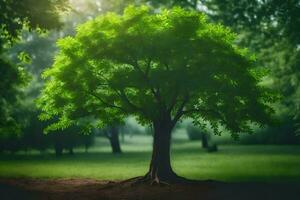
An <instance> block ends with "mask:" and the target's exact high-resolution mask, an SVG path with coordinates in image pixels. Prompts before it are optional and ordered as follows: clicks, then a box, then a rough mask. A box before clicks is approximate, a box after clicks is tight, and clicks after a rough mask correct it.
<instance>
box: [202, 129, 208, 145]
mask: <svg viewBox="0 0 300 200" xmlns="http://www.w3.org/2000/svg"><path fill="white" fill-rule="evenodd" d="M201 141H202V148H205V149H207V148H208V137H207V134H206V133H202V135H201Z"/></svg>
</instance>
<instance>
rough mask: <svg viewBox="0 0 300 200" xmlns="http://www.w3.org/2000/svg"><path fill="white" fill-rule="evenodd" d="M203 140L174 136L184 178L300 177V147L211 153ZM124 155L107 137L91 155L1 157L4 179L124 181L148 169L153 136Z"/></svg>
mask: <svg viewBox="0 0 300 200" xmlns="http://www.w3.org/2000/svg"><path fill="white" fill-rule="evenodd" d="M200 147H201V145H200V142H199V141H195V142H190V141H187V139H186V138H184V137H176V138H175V139H174V141H173V146H172V165H173V167H174V169H175V171H176V172H177V173H178V174H179V175H182V176H185V177H188V178H192V179H214V180H222V181H300V146H263V145H251V146H240V145H223V146H219V151H218V152H214V153H207V152H205V151H204V150H202V149H201V148H200ZM122 150H123V151H124V153H123V154H121V155H113V154H111V153H110V147H109V145H108V142H107V140H106V139H105V138H97V140H96V143H95V146H93V147H92V148H91V149H90V150H89V152H88V153H85V152H84V150H83V149H80V148H78V149H75V155H73V156H69V155H64V156H62V157H61V158H56V157H55V156H54V154H53V153H51V152H48V153H45V154H43V155H41V154H40V153H38V152H30V153H27V154H26V153H24V152H23V153H22V152H21V153H18V154H15V155H10V154H4V155H1V156H0V177H31V178H92V179H103V180H108V179H110V180H118V179H126V178H130V177H134V176H139V175H143V174H144V173H146V171H147V168H148V164H149V161H150V154H151V138H150V137H149V136H133V137H132V138H126V139H125V142H124V143H122Z"/></svg>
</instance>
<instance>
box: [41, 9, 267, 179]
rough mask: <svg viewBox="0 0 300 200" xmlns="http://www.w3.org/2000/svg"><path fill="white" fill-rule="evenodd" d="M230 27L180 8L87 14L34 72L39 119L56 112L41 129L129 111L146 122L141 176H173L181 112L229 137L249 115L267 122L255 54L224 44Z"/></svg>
mask: <svg viewBox="0 0 300 200" xmlns="http://www.w3.org/2000/svg"><path fill="white" fill-rule="evenodd" d="M234 39H235V34H233V33H232V32H231V31H230V30H229V29H228V28H225V27H223V26H221V25H215V24H211V23H208V22H207V21H206V19H205V16H204V15H203V14H201V13H198V12H196V11H187V10H184V9H181V8H173V9H171V10H163V11H161V12H160V13H156V14H155V12H152V10H151V9H150V8H148V7H146V6H142V7H133V6H129V7H128V8H126V10H125V11H124V14H123V15H117V14H113V13H108V14H106V15H104V16H100V17H98V18H96V19H94V20H91V21H88V22H87V23H85V24H83V25H81V26H79V27H78V29H77V34H76V35H75V36H74V37H66V38H64V39H62V40H59V41H58V47H59V49H60V52H59V53H58V54H57V55H56V57H55V62H54V65H53V66H52V67H51V68H50V69H48V70H47V71H46V72H45V73H44V77H45V78H46V79H47V82H46V84H45V88H44V89H43V91H42V96H41V97H40V98H39V100H38V105H39V107H40V108H41V109H42V114H41V115H40V118H41V119H42V120H50V119H55V118H57V119H58V120H57V121H56V122H55V123H53V124H51V125H50V126H48V128H47V130H48V131H50V130H56V129H61V128H67V127H68V126H71V125H73V124H81V123H82V121H86V120H85V119H86V118H94V119H96V120H97V122H98V123H97V126H100V127H101V126H104V125H109V124H114V123H119V122H121V121H122V120H124V118H125V117H127V116H135V117H136V118H137V119H138V120H139V122H140V123H144V124H152V125H153V129H154V133H153V152H152V158H151V163H150V167H149V172H148V173H147V174H146V175H145V176H144V177H143V180H149V181H153V182H158V183H159V182H176V181H179V180H182V179H181V178H179V177H178V176H177V175H176V174H175V173H174V172H173V170H172V167H171V163H170V139H171V132H172V129H173V128H174V126H175V125H176V123H177V122H178V121H179V120H180V119H183V118H192V119H193V120H194V123H195V124H197V125H198V126H201V127H202V126H205V124H203V123H202V122H203V121H204V122H206V125H207V126H211V127H212V128H213V130H214V131H215V132H216V133H219V129H218V127H219V125H222V126H224V127H225V128H227V129H228V130H230V131H231V133H232V135H233V136H235V137H236V136H237V135H238V133H239V132H242V131H249V130H250V127H249V125H250V122H254V123H257V124H265V123H268V122H270V113H271V112H272V109H271V108H270V107H269V106H268V104H267V103H268V102H270V101H272V95H271V93H270V92H269V91H267V90H266V89H264V88H263V87H262V86H260V85H259V84H258V81H259V77H258V75H259V73H256V72H255V60H254V58H253V56H252V55H251V54H250V53H248V52H247V51H246V50H244V49H241V48H238V47H236V46H234V45H233V42H234Z"/></svg>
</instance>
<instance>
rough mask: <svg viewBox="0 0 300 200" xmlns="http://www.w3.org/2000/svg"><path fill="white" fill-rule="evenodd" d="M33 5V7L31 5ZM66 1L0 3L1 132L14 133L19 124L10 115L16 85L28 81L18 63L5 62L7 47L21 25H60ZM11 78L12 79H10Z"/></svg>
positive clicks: (13, 39)
mask: <svg viewBox="0 0 300 200" xmlns="http://www.w3.org/2000/svg"><path fill="white" fill-rule="evenodd" d="M33 5H34V6H33ZM65 6H66V0H55V1H51V0H46V1H38V0H24V1H11V0H7V1H1V2H0V23H1V27H0V79H1V84H0V121H1V122H0V132H1V133H4V132H6V133H15V132H17V130H18V125H17V123H16V121H15V119H14V118H13V117H12V112H13V111H12V110H11V109H12V107H13V104H14V103H15V102H16V96H17V94H18V92H17V91H18V87H21V86H22V85H23V84H24V82H26V81H28V80H27V79H26V78H24V77H26V76H24V75H25V73H24V70H23V69H22V68H21V66H16V65H14V64H12V62H10V61H8V58H7V55H5V51H6V48H7V47H9V46H10V45H11V44H13V43H14V42H15V41H16V40H18V39H19V35H20V32H21V30H22V29H23V28H27V29H29V30H32V29H39V30H47V29H52V28H58V27H60V25H61V24H60V22H59V17H58V11H59V10H61V9H63V8H65ZM12 80H13V81H12Z"/></svg>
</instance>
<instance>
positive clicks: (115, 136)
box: [107, 126, 122, 153]
mask: <svg viewBox="0 0 300 200" xmlns="http://www.w3.org/2000/svg"><path fill="white" fill-rule="evenodd" d="M107 135H108V139H109V142H110V145H111V148H112V152H113V153H122V150H121V146H120V140H119V129H118V127H116V126H112V127H110V128H109V133H108V134H107Z"/></svg>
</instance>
